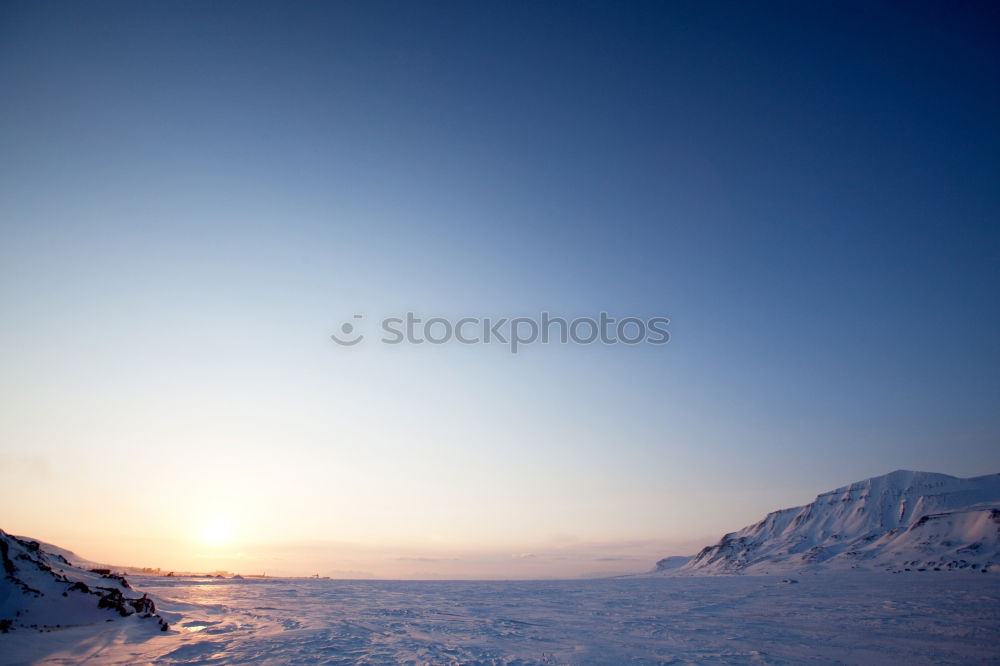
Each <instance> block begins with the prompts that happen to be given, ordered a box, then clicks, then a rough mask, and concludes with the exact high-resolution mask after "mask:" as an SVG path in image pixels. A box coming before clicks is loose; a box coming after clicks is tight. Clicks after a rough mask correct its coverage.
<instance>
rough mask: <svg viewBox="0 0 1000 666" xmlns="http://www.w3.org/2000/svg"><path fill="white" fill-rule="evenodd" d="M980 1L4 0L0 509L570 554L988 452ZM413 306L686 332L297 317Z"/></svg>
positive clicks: (706, 527) (404, 567) (533, 569)
mask: <svg viewBox="0 0 1000 666" xmlns="http://www.w3.org/2000/svg"><path fill="white" fill-rule="evenodd" d="M998 32H1000V20H998V15H997V13H996V11H995V10H986V9H983V8H977V7H976V6H975V5H974V4H970V3H908V4H907V5H906V6H900V5H895V4H874V5H873V3H857V4H852V3H838V4H836V5H830V6H823V7H820V6H816V3H788V4H784V3H763V4H755V5H753V6H751V5H749V4H747V3H698V2H692V3H633V4H630V5H628V6H625V7H622V6H619V5H618V4H617V3H585V4H580V3H496V4H492V5H490V4H485V3H456V4H439V3H432V4H423V3H396V2H393V3H366V4H364V5H362V4H361V3H354V4H350V3H290V4H289V3H277V2H275V3H246V2H240V3H199V2H190V3H185V2H171V3H159V4H154V3H145V2H140V3H121V4H108V3H86V4H83V3H46V2H35V3H11V2H7V3H4V4H3V5H2V6H0V89H2V91H3V92H2V102H0V308H2V312H3V315H4V316H3V325H2V327H0V507H2V508H0V518H2V521H3V522H2V525H0V526H2V527H3V528H4V529H7V530H8V531H12V532H20V533H28V534H31V535H33V536H36V537H38V538H43V539H47V540H50V541H57V542H59V543H61V544H63V545H65V546H67V547H70V548H74V547H75V548H76V549H77V550H80V551H82V552H83V554H85V555H89V556H91V557H93V558H95V559H99V558H105V559H113V561H116V562H117V561H120V560H121V559H122V558H127V559H129V562H131V563H135V564H149V565H152V566H164V567H167V568H181V567H190V568H204V567H205V566H207V563H210V562H211V563H219V564H220V567H221V568H229V569H231V570H238V569H240V568H241V567H242V568H243V569H245V570H249V569H251V568H265V567H269V568H270V570H272V571H275V572H284V573H313V571H314V570H321V572H327V571H329V572H335V573H336V572H340V573H342V574H344V575H349V573H350V572H361V573H368V574H372V575H394V576H395V575H399V576H410V575H415V576H437V575H441V576H448V575H455V576H459V575H461V576H465V575H503V576H507V575H525V576H527V575H575V574H578V573H585V572H588V571H604V570H641V569H644V568H648V566H650V565H651V562H652V559H655V557H657V556H660V555H666V554H673V553H684V552H691V551H693V550H694V549H696V547H697V546H699V545H702V544H703V543H704V542H708V541H714V540H715V538H717V537H718V535H719V534H720V533H721V532H724V531H729V530H733V529H736V528H739V527H741V526H742V525H743V524H745V523H748V522H752V521H754V520H756V519H757V518H759V517H760V516H761V515H762V514H763V513H764V512H766V511H768V510H772V509H775V508H779V507H782V506H787V505H792V504H798V503H804V502H806V501H809V500H810V499H811V498H812V497H813V496H814V495H815V494H816V493H818V492H820V491H824V490H828V489H830V488H833V487H835V486H838V485H843V484H845V483H848V482H851V481H854V480H857V479H861V478H865V477H869V476H874V475H877V474H882V473H885V472H888V471H891V470H893V469H896V468H911V469H921V470H929V471H940V472H945V473H951V474H956V475H960V476H967V475H976V474H983V473H991V472H997V471H1000V446H997V444H998V435H1000V410H998V409H997V404H998V402H1000V380H998V369H1000V367H998V366H1000V363H998V361H1000V358H998V356H1000V346H998V344H997V337H996V335H997V334H996V332H997V330H998V329H1000V310H998V300H997V293H998V288H1000V271H998V267H1000V231H998V219H997V211H998V204H1000V187H997V183H998V175H1000V169H998V157H997V155H998V154H1000V152H998V148H1000V141H998V139H1000V129H998V128H1000V126H998V123H997V119H998V118H1000V59H998V56H1000V52H998V51H1000V46H998V45H1000V34H998ZM407 310H413V311H416V312H419V313H422V314H424V315H427V316H432V315H441V316H447V317H456V318H457V317H459V316H464V315H473V316H475V315H479V316H504V315H507V316H510V315H515V316H516V315H523V316H537V314H538V313H539V312H540V311H542V310H548V311H550V312H553V313H555V314H561V315H565V316H578V315H592V316H593V315H596V314H597V313H598V312H600V311H602V310H606V311H608V312H610V313H612V314H613V315H616V316H627V315H635V316H639V317H651V316H657V315H664V316H668V317H670V319H671V326H670V331H671V335H672V340H671V343H670V344H669V345H666V346H665V347H652V346H638V347H626V346H611V347H605V346H601V345H596V346H589V347H580V346H566V347H563V346H547V347H541V346H537V345H536V346H534V347H530V348H528V349H526V350H525V351H524V353H522V354H518V355H517V356H516V357H515V356H512V355H511V354H509V353H508V352H507V351H506V350H505V349H504V348H502V347H486V346H475V347H462V346H458V345H445V346H442V347H436V348H430V347H428V346H426V345H425V346H422V347H412V346H411V347H397V348H387V347H384V346H379V345H367V346H360V347H357V348H353V349H344V348H340V347H337V346H336V345H333V344H331V342H330V341H329V339H328V337H327V336H328V335H329V334H330V333H331V332H333V331H335V330H336V327H337V326H338V325H339V324H340V323H341V322H342V321H344V320H346V319H348V318H349V317H350V316H351V315H352V314H354V313H364V314H365V315H366V316H367V317H369V318H377V317H380V316H386V315H394V314H400V313H403V312H406V311H407ZM103 475H115V478H120V479H121V481H119V482H118V483H120V484H128V487H129V488H136V487H138V488H139V489H141V490H139V491H135V492H136V494H137V495H138V497H137V498H134V499H125V498H123V497H122V492H121V491H120V490H119V489H117V488H115V487H114V486H112V485H110V484H107V483H101V484H95V483H94V481H95V479H97V478H101V477H102V476H103ZM129 492H133V491H129ZM29 494H30V496H32V497H38V498H40V499H38V500H33V501H31V502H28V501H26V500H25V499H24V498H25V497H27V496H29ZM110 506H114V507H115V508H114V513H113V514H111V513H109V508H108V507H110ZM206 525H207V526H208V527H206ZM213 525H214V526H219V525H224V526H225V529H222V528H212V527H211V526H213ZM212 529H217V531H219V532H220V534H216V535H214V536H212V535H208V536H206V532H205V530H209V531H211V530H212ZM221 532H225V535H222V534H221ZM199 535H201V536H199ZM307 557H308V558H313V559H310V560H308V562H309V563H308V566H307V565H305V564H302V562H303V561H305V558H307ZM114 558H117V559H114ZM359 575H360V573H359Z"/></svg>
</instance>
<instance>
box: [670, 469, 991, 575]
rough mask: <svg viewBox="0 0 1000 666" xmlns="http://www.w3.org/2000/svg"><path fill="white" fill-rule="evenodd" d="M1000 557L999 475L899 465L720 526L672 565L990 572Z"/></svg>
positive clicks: (688, 570)
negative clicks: (729, 528)
mask: <svg viewBox="0 0 1000 666" xmlns="http://www.w3.org/2000/svg"><path fill="white" fill-rule="evenodd" d="M998 564H1000V474H990V475H987V476H977V477H974V478H969V479H959V478H956V477H953V476H948V475H946V474H933V473H928V472H910V471H906V470H898V471H895V472H892V473H890V474H886V475H885V476H878V477H875V478H871V479H866V480H864V481H859V482H857V483H852V484H851V485H849V486H845V487H843V488H837V489H836V490H831V491H830V492H826V493H822V494H821V495H819V496H818V497H816V500H815V501H814V502H812V503H811V504H807V505H805V506H799V507H793V508H790V509H782V510H780V511H775V512H773V513H770V514H768V515H767V516H766V517H765V518H764V519H763V520H761V521H760V522H759V523H756V524H755V525H749V526H747V527H744V528H743V529H742V530H740V531H739V532H733V533H730V534H727V535H725V536H724V537H722V539H721V540H720V541H719V542H718V543H716V544H715V545H714V546H708V547H706V548H704V549H702V550H701V552H699V553H698V554H697V555H695V556H694V557H693V558H691V560H690V561H689V562H687V563H686V564H684V565H683V566H681V567H680V568H678V569H677V570H676V573H677V574H725V573H758V574H764V573H781V572H787V571H794V570H803V569H815V570H823V569H849V568H861V569H873V570H890V571H899V570H925V569H968V570H976V571H982V572H987V571H989V570H990V569H991V568H993V567H996V566H997V565H998Z"/></svg>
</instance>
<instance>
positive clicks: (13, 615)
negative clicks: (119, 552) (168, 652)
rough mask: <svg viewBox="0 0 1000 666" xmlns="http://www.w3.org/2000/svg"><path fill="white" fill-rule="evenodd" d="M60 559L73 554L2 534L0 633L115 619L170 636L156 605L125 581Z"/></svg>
mask: <svg viewBox="0 0 1000 666" xmlns="http://www.w3.org/2000/svg"><path fill="white" fill-rule="evenodd" d="M62 553H69V551H61V552H49V551H47V550H46V548H45V547H43V545H42V544H41V543H40V542H38V541H32V540H29V539H24V538H20V537H15V536H11V535H9V534H7V533H6V532H4V531H3V530H0V564H2V566H3V572H2V578H0V632H3V633H7V632H8V631H11V630H17V629H37V630H47V629H51V628H53V627H68V626H74V625H80V624H91V623H95V622H104V621H106V620H107V621H110V619H112V618H113V617H114V616H115V614H117V615H118V616H120V617H126V616H130V615H135V616H138V617H142V618H153V619H155V620H156V621H157V622H158V623H159V625H160V628H161V630H162V631H166V630H167V628H168V625H167V622H166V621H165V620H164V619H163V618H161V617H160V616H159V615H157V614H156V606H155V605H154V604H153V600H152V599H150V598H149V597H148V596H146V595H145V594H142V595H140V594H139V593H138V592H136V591H135V590H133V589H132V586H131V585H129V583H128V581H127V580H125V578H124V577H123V576H120V575H117V574H113V573H111V572H110V571H109V570H107V569H95V570H90V571H88V570H86V569H83V568H81V567H78V566H74V565H73V564H71V563H70V561H69V560H68V559H67V558H66V556H65V555H63V554H62Z"/></svg>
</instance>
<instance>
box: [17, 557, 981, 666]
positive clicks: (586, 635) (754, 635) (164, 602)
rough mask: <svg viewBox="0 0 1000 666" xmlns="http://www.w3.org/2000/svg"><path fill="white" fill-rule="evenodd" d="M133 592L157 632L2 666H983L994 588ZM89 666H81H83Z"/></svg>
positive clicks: (302, 587)
mask: <svg viewBox="0 0 1000 666" xmlns="http://www.w3.org/2000/svg"><path fill="white" fill-rule="evenodd" d="M796 580H798V584H797V585H788V584H783V583H782V582H781V578H780V577H765V576H736V577H733V576H726V577H681V578H676V577H653V578H627V579H604V580H593V579H591V580H575V581H525V582H516V581H511V582H497V581H489V582H486V581H469V582H443V581H423V582H421V581H336V580H281V579H250V578H248V579H246V580H243V581H234V580H217V579H176V578H141V577H136V578H135V581H134V582H135V584H136V586H137V587H142V588H143V589H146V590H149V591H150V593H151V595H152V596H153V597H154V598H155V600H156V603H157V606H158V608H160V610H161V612H162V613H164V614H165V616H166V617H167V618H168V619H169V620H170V623H171V630H170V631H168V632H165V633H160V632H150V633H145V634H139V633H138V631H137V629H136V626H137V624H134V625H129V623H127V622H115V623H108V624H99V625H95V626H92V627H81V628H76V629H69V630H63V631H58V632H52V633H51V634H41V635H39V634H29V633H27V632H22V633H20V634H18V633H14V634H8V635H0V661H2V662H3V663H8V664H27V663H42V664H63V665H69V664H78V663H82V662H86V663H93V664H101V665H102V666H103V665H105V664H112V665H114V664H121V665H125V664H129V665H131V664H146V663H156V664H206V665H207V664H265V665H267V664H272V665H274V666H278V665H281V666H284V665H286V664H310V665H311V664H435V665H436V664H602V665H608V664H626V663H628V664H750V663H760V664H803V663H810V664H845V663H846V664H892V665H893V666H895V665H897V664H908V665H909V664H963V665H969V664H990V663H993V664H995V663H996V659H997V651H996V646H997V645H1000V576H997V575H993V574H987V575H981V574H973V573H971V572H969V571H960V572H951V573H946V572H927V573H923V574H920V573H915V572H914V573H909V574H899V575H893V574H886V573H867V572H842V573H831V574H824V575H804V576H801V575H800V576H796ZM88 659H89V660H91V661H87V660H88Z"/></svg>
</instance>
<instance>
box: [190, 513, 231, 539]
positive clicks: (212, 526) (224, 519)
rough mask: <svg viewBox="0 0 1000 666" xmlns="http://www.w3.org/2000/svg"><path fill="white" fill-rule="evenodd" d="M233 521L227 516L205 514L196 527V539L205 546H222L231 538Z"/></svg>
mask: <svg viewBox="0 0 1000 666" xmlns="http://www.w3.org/2000/svg"><path fill="white" fill-rule="evenodd" d="M232 536H233V522H232V521H231V520H230V519H229V517H228V516H224V515H220V514H216V515H212V516H206V517H205V518H204V519H203V521H202V522H201V525H200V527H199V529H198V541H200V542H201V543H203V544H205V545H207V546H222V545H225V544H227V543H229V541H230V540H231V539H232Z"/></svg>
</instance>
